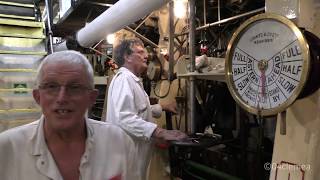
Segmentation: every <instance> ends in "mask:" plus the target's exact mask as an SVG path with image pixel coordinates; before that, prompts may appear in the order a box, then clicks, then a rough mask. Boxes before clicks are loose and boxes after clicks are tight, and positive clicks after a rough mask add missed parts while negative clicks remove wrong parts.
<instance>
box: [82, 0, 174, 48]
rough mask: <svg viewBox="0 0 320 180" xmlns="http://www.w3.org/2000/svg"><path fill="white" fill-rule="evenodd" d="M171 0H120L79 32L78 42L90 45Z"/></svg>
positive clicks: (85, 45) (86, 45)
mask: <svg viewBox="0 0 320 180" xmlns="http://www.w3.org/2000/svg"><path fill="white" fill-rule="evenodd" d="M169 1H170V0H119V1H118V2H117V3H115V4H114V5H113V6H111V7H110V8H109V9H107V10H106V11H105V12H104V13H102V14H101V15H100V16H98V17H97V18H96V19H94V20H93V21H92V22H90V23H89V24H87V25H86V26H85V27H84V28H82V29H81V30H80V31H79V32H78V33H77V42H78V43H79V45H80V46H82V47H90V46H92V45H94V44H95V43H97V42H99V41H100V40H101V39H104V38H105V37H106V35H108V34H111V33H114V32H116V31H118V30H120V29H122V28H124V27H125V26H127V25H129V24H131V23H133V22H135V21H137V20H138V19H140V18H142V17H144V16H145V15H147V14H149V13H151V12H152V11H154V10H157V9H159V8H160V7H162V6H163V5H165V4H166V3H168V2H169Z"/></svg>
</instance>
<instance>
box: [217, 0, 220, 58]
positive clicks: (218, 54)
mask: <svg viewBox="0 0 320 180" xmlns="http://www.w3.org/2000/svg"><path fill="white" fill-rule="evenodd" d="M220 15H221V12H220V0H218V22H219V21H221V17H220ZM219 27H220V24H219ZM218 38H219V39H218V47H217V49H218V50H219V51H218V53H217V56H218V57H220V50H221V33H220V32H219V37H218Z"/></svg>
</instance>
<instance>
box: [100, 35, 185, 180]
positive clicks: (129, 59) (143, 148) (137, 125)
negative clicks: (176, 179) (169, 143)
mask: <svg viewBox="0 0 320 180" xmlns="http://www.w3.org/2000/svg"><path fill="white" fill-rule="evenodd" d="M113 57H114V60H115V62H116V63H117V65H118V66H119V67H120V69H119V71H118V72H117V74H116V75H115V76H114V77H113V79H112V81H111V83H110V86H109V91H108V104H107V116H106V117H107V121H109V122H112V123H115V124H118V125H119V126H120V127H121V128H122V129H124V130H125V131H126V132H127V133H128V134H129V135H130V136H131V137H132V139H133V140H134V142H135V147H136V149H135V151H134V152H132V153H131V154H132V155H133V156H134V157H135V159H136V163H137V167H138V168H139V169H140V174H139V179H141V180H144V179H146V176H147V168H148V164H149V162H150V158H151V152H152V146H153V142H154V140H157V139H158V140H159V139H160V140H182V139H184V138H186V137H187V136H186V134H185V133H183V132H180V131H178V130H166V129H162V128H160V127H158V126H157V124H156V123H154V122H153V117H152V116H154V115H156V114H157V115H161V111H162V109H169V106H163V105H162V106H161V105H159V104H158V105H155V106H151V105H150V102H149V97H148V95H147V93H146V92H145V91H144V89H143V85H142V82H141V80H140V78H139V77H140V76H141V75H142V74H143V73H144V72H145V71H146V70H147V53H146V51H145V49H144V45H143V43H142V41H141V40H139V39H128V40H123V41H122V42H121V43H120V44H119V45H118V46H117V47H116V48H115V49H114V54H113ZM171 109H172V108H171Z"/></svg>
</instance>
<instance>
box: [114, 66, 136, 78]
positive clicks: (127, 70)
mask: <svg viewBox="0 0 320 180" xmlns="http://www.w3.org/2000/svg"><path fill="white" fill-rule="evenodd" d="M118 73H119V74H120V73H125V74H127V75H130V76H131V77H132V78H133V79H134V80H135V81H137V82H140V78H139V77H137V76H136V75H135V74H133V73H132V72H131V71H130V70H129V69H127V68H125V67H121V68H120V69H119V71H118Z"/></svg>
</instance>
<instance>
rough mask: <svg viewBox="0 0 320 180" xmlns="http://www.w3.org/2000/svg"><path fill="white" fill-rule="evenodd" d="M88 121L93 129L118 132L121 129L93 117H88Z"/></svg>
mask: <svg viewBox="0 0 320 180" xmlns="http://www.w3.org/2000/svg"><path fill="white" fill-rule="evenodd" d="M88 123H89V124H90V126H91V127H92V128H93V129H94V131H102V132H106V133H107V132H110V131H112V132H114V131H115V132H118V131H122V129H121V128H120V127H119V126H117V125H116V124H113V123H110V122H105V121H97V120H93V119H88Z"/></svg>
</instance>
